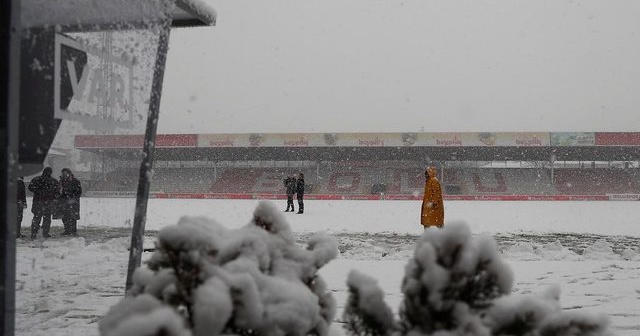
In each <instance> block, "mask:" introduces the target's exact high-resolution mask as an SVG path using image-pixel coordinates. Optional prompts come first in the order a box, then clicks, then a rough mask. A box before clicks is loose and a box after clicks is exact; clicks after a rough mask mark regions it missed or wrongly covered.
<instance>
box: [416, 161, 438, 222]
mask: <svg viewBox="0 0 640 336" xmlns="http://www.w3.org/2000/svg"><path fill="white" fill-rule="evenodd" d="M425 175H426V176H427V181H426V182H425V184H424V196H423V197H422V211H421V213H420V223H421V224H422V225H423V226H424V227H425V228H427V227H429V226H437V227H442V226H444V203H443V201H442V188H441V187H440V181H438V179H437V178H436V169H435V168H434V167H429V168H427V171H426V172H425Z"/></svg>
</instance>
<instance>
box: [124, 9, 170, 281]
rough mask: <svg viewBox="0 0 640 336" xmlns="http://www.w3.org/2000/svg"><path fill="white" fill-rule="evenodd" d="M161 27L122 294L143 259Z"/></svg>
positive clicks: (162, 51)
mask: <svg viewBox="0 0 640 336" xmlns="http://www.w3.org/2000/svg"><path fill="white" fill-rule="evenodd" d="M160 29H161V30H160V36H159V39H158V50H157V52H156V64H155V66H154V68H153V82H152V84H151V99H150V101H149V115H148V117H147V129H146V131H145V135H144V146H143V149H142V163H141V164H140V175H139V177H138V192H137V194H136V210H135V215H134V217H133V229H132V231H131V248H130V249H129V267H128V269H127V282H126V286H125V293H126V292H127V291H128V290H129V289H130V288H131V286H132V285H133V272H134V271H135V269H136V268H138V267H140V264H141V262H142V243H143V240H144V227H145V224H146V221H147V201H148V200H149V189H150V184H151V174H152V169H153V152H154V149H155V142H156V130H157V126H158V117H159V115H160V97H161V95H162V81H163V78H164V69H165V64H166V61H167V50H168V49H169V33H170V31H171V22H166V23H165V24H164V25H162V28H160Z"/></svg>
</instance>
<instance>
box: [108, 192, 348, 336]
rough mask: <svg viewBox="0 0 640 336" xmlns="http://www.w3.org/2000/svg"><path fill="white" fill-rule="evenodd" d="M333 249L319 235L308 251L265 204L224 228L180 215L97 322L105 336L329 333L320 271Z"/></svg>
mask: <svg viewBox="0 0 640 336" xmlns="http://www.w3.org/2000/svg"><path fill="white" fill-rule="evenodd" d="M337 253H338V246H337V242H336V240H335V238H333V237H331V236H329V235H327V234H322V233H318V234H315V235H314V236H312V237H311V238H310V239H309V242H308V246H307V249H306V250H304V249H302V248H300V247H299V246H297V245H296V242H295V239H294V236H293V234H292V232H291V229H290V227H289V225H288V224H287V223H286V221H285V220H284V218H283V217H282V215H281V213H280V212H279V211H278V210H277V209H276V208H275V207H274V206H273V205H272V204H270V203H266V202H262V203H260V204H259V205H258V207H257V208H256V210H255V212H254V218H253V220H252V222H251V223H249V224H248V225H247V226H245V227H243V228H241V229H238V230H228V229H226V228H224V227H223V226H221V225H219V224H217V223H216V222H214V221H211V220H209V219H206V218H190V217H184V218H182V219H181V220H180V221H179V223H178V224H177V225H175V226H171V227H167V228H165V229H163V230H161V231H160V233H159V237H158V242H157V249H156V251H155V252H154V254H153V255H152V257H151V259H150V260H149V261H148V262H147V267H141V268H139V269H138V270H136V273H135V276H134V286H133V287H132V289H131V290H130V292H129V293H127V297H126V298H125V299H124V300H123V301H121V302H120V303H118V304H117V305H115V306H114V307H112V308H111V310H110V311H109V313H108V314H107V315H106V316H105V317H104V318H103V319H102V320H101V322H100V334H101V335H103V336H187V335H194V336H205V335H206V336H214V335H221V334H235V335H265V336H271V335H273V336H280V335H282V336H284V335H293V336H297V335H299V336H303V335H318V336H324V335H327V334H328V330H329V324H330V323H331V321H332V320H333V318H334V315H335V306H336V305H335V301H334V299H333V297H332V295H331V294H330V293H329V292H328V290H327V287H326V284H325V282H324V280H323V279H322V278H321V277H320V276H319V275H318V269H320V268H321V267H322V266H324V265H325V264H326V263H328V262H329V261H330V260H332V259H334V258H335V257H336V255H337Z"/></svg>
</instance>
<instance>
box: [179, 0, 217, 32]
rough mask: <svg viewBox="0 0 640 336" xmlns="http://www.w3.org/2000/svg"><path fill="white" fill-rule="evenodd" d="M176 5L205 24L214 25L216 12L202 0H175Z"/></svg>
mask: <svg viewBox="0 0 640 336" xmlns="http://www.w3.org/2000/svg"><path fill="white" fill-rule="evenodd" d="M176 6H177V7H179V8H180V9H182V10H184V11H185V12H187V13H189V14H191V15H193V16H194V17H196V18H197V19H199V21H201V22H202V23H203V24H204V25H206V26H215V25H216V20H217V18H218V13H217V12H216V10H215V9H213V8H212V7H211V6H209V5H208V4H206V3H204V2H203V1H202V0H176Z"/></svg>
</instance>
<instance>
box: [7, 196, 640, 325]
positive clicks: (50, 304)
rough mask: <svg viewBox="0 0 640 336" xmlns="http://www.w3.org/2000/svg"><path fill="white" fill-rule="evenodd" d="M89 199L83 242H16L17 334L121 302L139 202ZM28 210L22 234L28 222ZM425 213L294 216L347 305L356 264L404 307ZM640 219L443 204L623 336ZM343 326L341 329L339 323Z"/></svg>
mask: <svg viewBox="0 0 640 336" xmlns="http://www.w3.org/2000/svg"><path fill="white" fill-rule="evenodd" d="M82 202H83V203H82V220H81V221H80V225H81V228H80V234H81V235H83V232H84V235H85V237H81V238H76V239H62V238H54V239H50V240H48V241H40V240H38V241H33V242H32V241H28V240H20V241H19V243H18V266H17V268H18V271H17V279H18V283H17V322H16V328H17V331H18V333H17V334H18V335H25V336H26V335H72V336H75V335H97V334H98V332H97V323H96V322H97V321H98V320H99V318H100V317H101V316H102V315H104V314H105V312H106V311H107V310H108V309H109V307H111V306H112V305H113V304H115V303H116V302H117V301H118V300H120V298H121V297H122V294H123V287H124V282H125V273H126V265H127V258H128V252H127V247H128V238H127V237H126V235H127V231H126V230H125V228H127V227H128V226H129V225H130V220H128V218H132V217H133V215H132V214H133V204H134V201H133V200H132V199H90V198H85V199H83V201H82ZM257 203H258V201H239V200H160V199H158V200H151V201H150V203H149V209H148V222H147V229H149V230H158V229H160V228H162V227H164V226H167V225H171V224H175V223H176V222H177V220H178V218H179V217H181V216H183V215H192V216H207V217H211V218H214V219H216V220H217V221H218V222H220V223H222V224H224V225H226V226H228V227H230V228H237V227H240V226H242V225H245V224H246V223H247V222H248V221H249V220H250V218H251V214H252V212H253V209H254V208H255V206H256V204H257ZM276 203H277V204H278V205H280V203H282V204H281V205H282V207H283V208H284V206H285V202H283V201H280V202H276ZM29 204H31V201H30V200H29ZM29 210H30V209H27V211H25V219H24V221H23V226H24V227H23V233H26V232H27V230H28V229H27V225H28V223H30V221H31V217H30V213H29ZM419 211H420V203H419V202H415V201H307V202H305V214H304V215H298V214H293V213H287V214H286V216H287V218H289V222H290V224H291V227H292V229H293V231H294V232H295V233H296V234H297V236H298V239H299V240H301V241H303V240H305V239H306V237H308V234H309V233H310V232H314V231H321V230H323V231H327V232H330V233H332V234H334V235H335V236H336V237H337V238H338V241H339V249H340V252H341V254H340V256H339V257H338V259H337V260H334V261H332V262H330V263H329V264H328V265H327V266H325V267H324V268H323V269H322V270H321V274H322V275H323V277H324V278H325V279H326V280H327V281H328V283H329V287H330V288H331V289H332V291H333V292H334V295H335V296H336V298H337V300H338V304H339V306H342V305H343V304H344V300H345V298H346V284H345V282H346V278H347V277H346V275H347V273H348V272H349V270H350V269H353V268H355V269H358V270H360V271H361V272H363V273H366V274H369V275H373V276H375V277H377V278H378V279H379V282H380V284H381V286H382V288H383V289H384V290H385V291H386V293H387V301H388V302H389V303H390V305H391V306H394V307H397V306H398V303H399V302H400V299H401V296H400V282H401V280H402V276H403V273H404V266H405V264H406V260H407V258H408V257H409V256H410V255H411V253H412V249H413V243H414V242H415V240H416V239H417V236H418V235H420V234H422V229H421V227H420V226H419V225H418V224H417V222H418V215H419ZM639 214H640V202H462V201H460V202H448V203H446V220H447V221H456V220H462V221H465V222H467V223H468V224H469V226H470V227H471V228H472V230H473V231H474V233H486V234H490V235H493V236H494V237H496V240H497V241H498V245H499V248H500V250H501V252H502V254H503V256H504V257H505V259H506V260H507V262H508V263H509V264H510V265H511V267H512V268H513V269H514V272H515V280H516V285H515V291H516V293H522V294H525V293H531V292H533V293H536V292H540V291H542V290H543V289H545V288H546V287H547V286H548V285H550V284H554V283H555V284H559V285H560V287H561V289H562V293H563V295H562V298H561V303H562V305H563V307H564V308H565V309H585V310H588V311H593V312H602V313H605V314H607V315H609V316H610V319H611V323H612V325H613V330H614V331H616V333H617V334H618V335H638V334H640V254H639V253H640V250H639V241H640V216H638V215H639ZM54 225H57V226H59V225H60V222H59V221H54ZM82 226H84V227H82ZM103 226H109V227H112V228H113V229H110V230H111V231H109V232H110V234H108V235H106V234H102V233H101V232H102V231H101V230H98V229H96V228H94V227H103ZM89 227H92V228H89ZM117 228H121V229H117ZM118 236H121V237H120V238H112V237H118ZM148 240H151V239H148ZM146 257H148V255H146ZM339 313H340V312H339ZM339 320H340V315H338V322H339ZM335 327H336V328H335V331H336V332H338V331H339V330H340V329H339V327H340V323H336V324H335Z"/></svg>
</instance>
